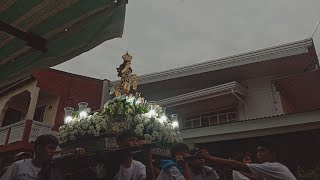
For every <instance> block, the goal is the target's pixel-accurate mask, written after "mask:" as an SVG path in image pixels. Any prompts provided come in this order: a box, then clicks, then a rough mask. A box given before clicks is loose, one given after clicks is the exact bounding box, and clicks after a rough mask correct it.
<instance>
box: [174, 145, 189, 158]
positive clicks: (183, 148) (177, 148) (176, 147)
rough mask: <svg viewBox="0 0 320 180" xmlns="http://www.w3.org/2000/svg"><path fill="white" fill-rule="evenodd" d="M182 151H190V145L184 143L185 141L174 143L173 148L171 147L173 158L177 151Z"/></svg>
mask: <svg viewBox="0 0 320 180" xmlns="http://www.w3.org/2000/svg"><path fill="white" fill-rule="evenodd" d="M180 151H187V152H189V147H188V145H186V144H184V143H176V144H174V145H173V146H172V147H171V149H170V155H171V157H172V158H175V157H176V153H177V152H180Z"/></svg>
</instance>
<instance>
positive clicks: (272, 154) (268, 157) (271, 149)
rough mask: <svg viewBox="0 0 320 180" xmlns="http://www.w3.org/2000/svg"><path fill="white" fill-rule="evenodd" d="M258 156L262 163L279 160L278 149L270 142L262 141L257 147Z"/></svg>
mask: <svg viewBox="0 0 320 180" xmlns="http://www.w3.org/2000/svg"><path fill="white" fill-rule="evenodd" d="M257 158H258V161H259V162H260V163H264V162H275V161H277V150H276V148H275V146H274V145H272V144H271V143H269V142H260V143H259V144H258V147H257Z"/></svg>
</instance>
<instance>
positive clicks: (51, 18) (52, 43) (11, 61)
mask: <svg viewBox="0 0 320 180" xmlns="http://www.w3.org/2000/svg"><path fill="white" fill-rule="evenodd" d="M126 3H127V2H126V1H125V0H118V1H115V0H0V21H2V22H4V23H7V24H9V25H11V26H12V27H14V28H17V29H19V30H21V31H24V32H32V33H35V34H37V35H39V36H41V37H42V38H44V39H46V40H47V45H46V48H47V49H48V51H47V52H45V53H44V52H41V51H39V50H36V49H34V48H32V47H30V46H28V45H27V43H26V42H25V41H23V40H21V39H19V38H17V37H15V36H12V35H10V34H9V33H7V32H3V31H1V32H0V85H3V84H8V83H10V82H12V81H16V80H18V79H21V78H24V77H26V76H29V75H30V74H31V72H32V71H33V70H35V69H38V68H48V67H51V66H54V65H57V64H59V63H62V62H64V61H67V60H69V59H71V58H73V57H75V56H77V55H79V54H81V53H83V52H85V51H88V50H90V49H92V48H94V47H95V46H97V45H99V44H101V43H102V42H104V41H107V40H110V39H113V38H116V37H121V36H122V33H123V27H124V21H125V8H126ZM0 29H1V27H0ZM88 61H89V59H88Z"/></svg>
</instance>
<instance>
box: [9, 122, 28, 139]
mask: <svg viewBox="0 0 320 180" xmlns="http://www.w3.org/2000/svg"><path fill="white" fill-rule="evenodd" d="M25 127H26V121H24V123H23V124H19V125H17V126H14V127H11V131H10V135H9V140H8V144H11V143H14V142H19V141H22V139H23V133H24V130H25Z"/></svg>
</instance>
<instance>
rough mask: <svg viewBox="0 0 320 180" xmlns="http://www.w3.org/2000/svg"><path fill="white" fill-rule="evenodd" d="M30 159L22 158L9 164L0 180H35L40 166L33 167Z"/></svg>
mask: <svg viewBox="0 0 320 180" xmlns="http://www.w3.org/2000/svg"><path fill="white" fill-rule="evenodd" d="M31 160H32V159H23V160H20V161H16V162H14V163H12V164H11V166H10V167H9V168H8V169H7V171H6V172H5V174H4V175H3V176H2V177H1V180H37V179H38V178H37V177H38V174H39V172H40V170H41V168H38V167H35V166H34V165H33V164H32V162H31Z"/></svg>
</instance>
